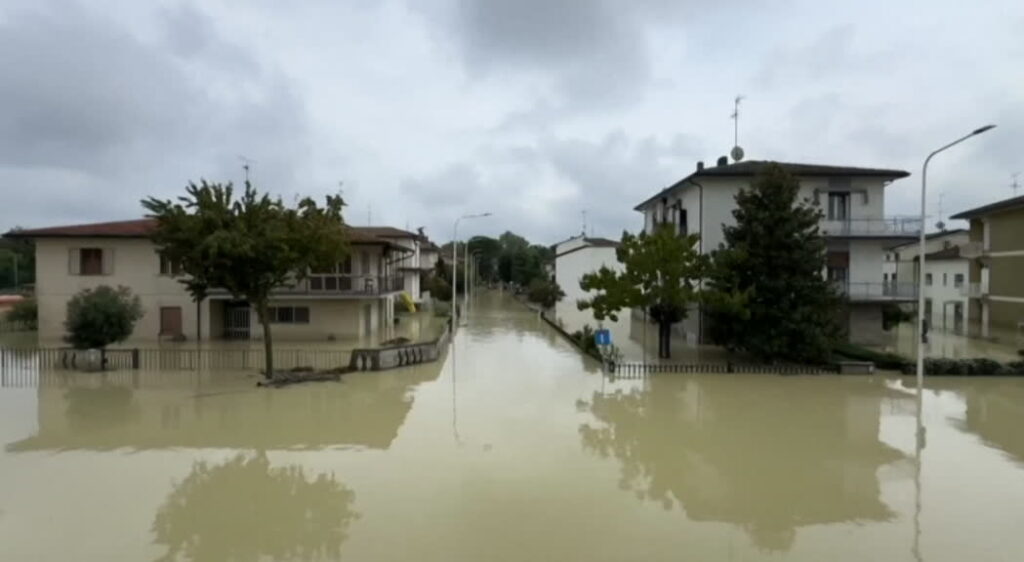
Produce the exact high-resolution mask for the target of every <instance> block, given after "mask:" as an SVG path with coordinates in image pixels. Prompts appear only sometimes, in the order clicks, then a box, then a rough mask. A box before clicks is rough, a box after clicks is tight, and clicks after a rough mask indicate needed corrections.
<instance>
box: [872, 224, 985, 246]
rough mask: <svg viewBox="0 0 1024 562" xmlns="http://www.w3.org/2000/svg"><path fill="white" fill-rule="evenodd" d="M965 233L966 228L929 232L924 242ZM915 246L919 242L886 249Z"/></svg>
mask: <svg viewBox="0 0 1024 562" xmlns="http://www.w3.org/2000/svg"><path fill="white" fill-rule="evenodd" d="M965 232H967V229H966V228H954V229H953V230H942V231H939V232H931V233H928V234H925V235H924V238H925V240H935V239H936V238H942V237H944V236H953V235H956V234H964V233H965ZM917 244H920V242H918V241H917V240H915V241H913V242H903V243H901V244H896V245H895V246H889V248H888V249H889V250H898V249H900V248H906V247H907V246H914V245H917Z"/></svg>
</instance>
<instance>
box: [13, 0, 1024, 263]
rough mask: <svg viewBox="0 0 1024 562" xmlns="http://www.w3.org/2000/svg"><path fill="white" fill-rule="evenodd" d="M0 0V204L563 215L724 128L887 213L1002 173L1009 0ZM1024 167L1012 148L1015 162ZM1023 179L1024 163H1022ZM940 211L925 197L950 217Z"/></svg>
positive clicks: (694, 150)
mask: <svg viewBox="0 0 1024 562" xmlns="http://www.w3.org/2000/svg"><path fill="white" fill-rule="evenodd" d="M835 4H836V3H833V2H821V1H820V0H813V1H806V2H804V1H795V0H794V1H785V0H774V1H771V2H768V1H758V0H737V1H716V2H710V1H708V2H693V1H691V0H631V1H628V2H627V1H624V0H623V1H613V0H518V1H506V0H488V1H484V0H480V1H472V0H438V1H429V0H394V1H387V0H352V1H348V2H343V1H331V2H326V1H325V2H316V1H302V2H287V3H284V2H278V1H274V0H264V1H244V2H243V1H241V0H237V1H216V0H203V1H202V2H175V1H170V2H135V1H117V0H90V1H89V2H83V3H75V2H70V1H62V2H52V1H46V0H4V1H3V2H2V3H0V190H2V197H0V230H6V229H7V228H10V227H13V226H15V225H22V226H26V227H29V226H46V225H55V224H67V223H76V222H90V221H99V220H118V219H127V218H136V217H138V216H140V215H141V208H140V206H139V204H138V201H139V199H141V198H142V197H144V196H146V195H150V194H152V195H159V196H168V197H169V196H173V195H175V194H177V193H179V192H181V191H182V188H183V186H184V185H185V184H186V183H187V182H188V181H189V180H190V179H195V180H198V179H199V178H207V179H209V180H216V181H234V182H236V183H239V182H240V181H241V179H242V169H241V166H242V164H243V162H242V160H241V158H240V156H241V155H244V156H245V157H247V158H249V159H251V160H253V161H254V163H253V164H252V175H253V179H254V181H255V182H256V184H257V185H258V186H259V187H260V188H263V189H266V190H270V191H273V192H276V193H280V194H282V195H284V196H285V197H286V198H291V197H294V195H295V194H303V195H305V194H310V195H323V194H326V193H331V192H336V191H337V190H338V189H339V182H342V181H343V182H344V185H343V187H342V188H341V189H342V190H343V194H344V196H345V198H346V200H347V201H348V203H349V208H348V211H347V219H348V221H349V222H350V223H353V224H357V225H362V224H367V221H368V220H369V219H370V217H371V216H372V221H373V223H374V224H389V225H393V226H398V227H406V226H408V227H410V228H415V227H418V226H425V227H426V228H427V232H428V234H430V235H431V236H432V237H433V238H435V239H437V240H440V241H444V240H448V239H450V238H451V228H452V223H453V221H454V219H455V218H456V217H457V216H459V215H460V214H463V213H474V212H483V211H490V212H493V213H494V216H493V217H491V218H489V219H484V220H479V221H472V222H469V223H464V224H465V226H464V227H463V228H462V229H461V232H460V236H461V234H492V235H495V234H498V233H500V232H502V231H504V230H513V231H516V232H519V233H521V234H524V235H526V236H527V237H528V238H530V239H531V240H534V241H536V242H541V243H552V242H555V241H557V240H559V239H562V238H565V237H567V236H570V235H573V234H576V233H578V232H579V231H580V229H581V222H582V218H581V211H584V210H585V211H587V216H588V222H589V224H590V229H588V230H592V232H593V234H595V235H598V236H609V237H617V236H618V235H619V234H620V233H621V231H622V230H623V229H630V230H633V229H636V228H637V227H638V225H639V223H640V220H639V214H638V213H636V212H635V211H633V210H632V208H633V206H634V205H636V204H637V203H638V202H640V201H642V200H643V199H645V198H647V197H649V196H650V195H652V194H653V193H655V192H656V191H657V190H659V189H661V188H662V187H664V186H665V185H668V184H670V183H672V182H674V181H676V180H678V179H679V178H681V177H683V176H685V175H687V174H689V173H690V172H691V171H692V170H693V168H694V164H695V162H696V161H697V160H705V161H707V162H714V160H715V159H716V158H717V157H718V156H720V155H724V154H727V153H728V151H729V149H730V147H731V146H732V140H733V138H732V137H733V123H732V121H731V120H730V118H729V115H730V113H731V112H732V104H733V97H734V96H735V95H736V94H743V95H745V96H746V99H745V100H744V101H743V103H742V106H741V116H740V145H742V146H743V148H744V149H745V150H746V154H747V158H748V159H759V160H761V159H773V160H785V161H797V162H813V163H823V164H846V165H856V166H874V167H893V168H902V169H906V170H909V171H911V172H912V173H913V175H912V176H911V177H910V178H907V179H904V180H900V181H898V182H895V183H894V184H892V185H891V186H890V187H889V189H888V192H887V196H886V209H887V213H889V214H911V213H916V212H917V209H918V207H917V205H918V199H917V198H918V193H919V191H918V190H919V188H920V184H919V181H920V166H921V161H922V160H923V158H924V156H926V155H927V153H928V152H930V151H931V150H933V149H934V148H936V147H938V146H941V145H942V144H944V143H946V142H948V141H949V140H952V139H954V138H956V137H958V136H959V135H961V134H963V133H965V132H967V131H970V130H972V129H974V128H976V127H978V126H981V125H984V124H986V123H990V122H991V123H996V124H998V128H997V129H996V130H994V131H992V132H990V133H987V134H986V135H984V136H982V137H979V138H977V139H973V140H972V141H971V142H970V143H969V144H965V145H962V146H959V147H957V148H956V149H954V150H953V151H950V152H948V153H945V154H943V155H942V156H941V157H940V158H938V159H936V160H935V161H934V163H933V165H932V167H931V168H930V172H931V173H930V174H929V177H930V187H931V189H930V196H931V203H932V204H930V205H929V207H930V209H929V212H930V213H931V214H935V213H936V212H937V206H936V205H935V203H937V202H938V195H939V194H940V193H942V194H944V199H943V211H944V214H945V215H947V216H948V215H949V214H950V213H951V212H956V211H959V210H963V209H964V208H967V207H971V206H975V205H979V204H984V203H987V202H991V201H994V200H998V199H1002V198H1006V197H1010V196H1012V195H1013V191H1012V189H1011V188H1010V183H1011V174H1012V173H1013V172H1018V171H1024V135H1022V132H1024V4H1022V3H1021V2H1020V1H1019V0H1006V1H986V2H984V3H975V4H976V5H978V6H980V5H984V6H985V8H984V9H983V10H982V9H978V8H977V7H971V4H972V3H969V2H962V1H960V0H933V1H931V2H927V3H925V2H899V1H893V0H885V1H873V0H863V1H858V2H846V3H845V4H848V6H847V7H839V6H836V5H835ZM1021 183H1022V184H1024V174H1022V176H1021ZM1020 193H1021V194H1024V189H1022V190H1021V191H1020ZM934 221H935V219H934V218H933V219H931V220H930V222H934Z"/></svg>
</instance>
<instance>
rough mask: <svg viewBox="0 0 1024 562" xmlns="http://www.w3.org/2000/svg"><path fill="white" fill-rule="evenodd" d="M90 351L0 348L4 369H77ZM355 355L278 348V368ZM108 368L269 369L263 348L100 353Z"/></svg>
mask: <svg viewBox="0 0 1024 562" xmlns="http://www.w3.org/2000/svg"><path fill="white" fill-rule="evenodd" d="M89 353H90V352H86V351H82V350H75V349H70V348H26V349H20V348H4V349H0V370H7V369H10V370H15V369H24V368H26V367H27V366H31V367H32V368H34V369H40V370H45V369H75V368H79V367H82V366H84V365H86V364H87V363H88V362H89V361H91V359H92V358H91V357H90V356H89ZM350 357H351V352H350V351H348V350H333V349H275V350H274V369H275V370H277V369H281V370H286V369H294V368H296V367H312V368H314V369H333V368H337V367H343V366H346V365H348V364H349V361H350ZM99 362H100V364H102V365H103V367H104V368H106V369H146V370H181V371H196V370H210V369H212V370H217V369H221V370H235V369H237V370H249V369H258V370H263V369H264V368H265V365H266V362H265V355H264V351H263V349H256V348H253V349H168V348H150V349H141V348H136V349H107V350H104V351H102V352H100V353H99Z"/></svg>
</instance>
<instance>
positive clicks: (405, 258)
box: [359, 226, 437, 303]
mask: <svg viewBox="0 0 1024 562" xmlns="http://www.w3.org/2000/svg"><path fill="white" fill-rule="evenodd" d="M359 230H360V231H362V232H365V233H367V234H370V235H373V236H376V237H378V238H382V239H385V240H388V241H390V242H392V243H393V244H395V245H396V246H398V247H399V248H401V249H403V250H404V253H403V254H401V257H400V258H399V259H398V261H397V262H396V263H395V267H396V269H397V271H398V275H399V276H400V277H401V278H402V290H403V291H404V292H405V293H407V294H408V295H409V296H410V297H411V298H412V300H413V302H416V303H420V302H423V298H424V296H423V287H421V286H420V285H421V283H420V281H421V278H422V275H423V273H425V272H429V271H431V270H433V268H434V266H435V264H436V263H437V246H436V245H435V244H434V243H433V242H431V241H430V240H429V239H427V237H426V236H425V235H423V234H419V233H415V232H409V231H407V230H402V229H399V228H393V227H390V226H365V227H360V228H359Z"/></svg>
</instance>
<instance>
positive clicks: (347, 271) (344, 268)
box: [339, 256, 352, 275]
mask: <svg viewBox="0 0 1024 562" xmlns="http://www.w3.org/2000/svg"><path fill="white" fill-rule="evenodd" d="M339 273H342V274H344V275H352V256H345V261H343V262H341V270H340V271H339Z"/></svg>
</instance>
